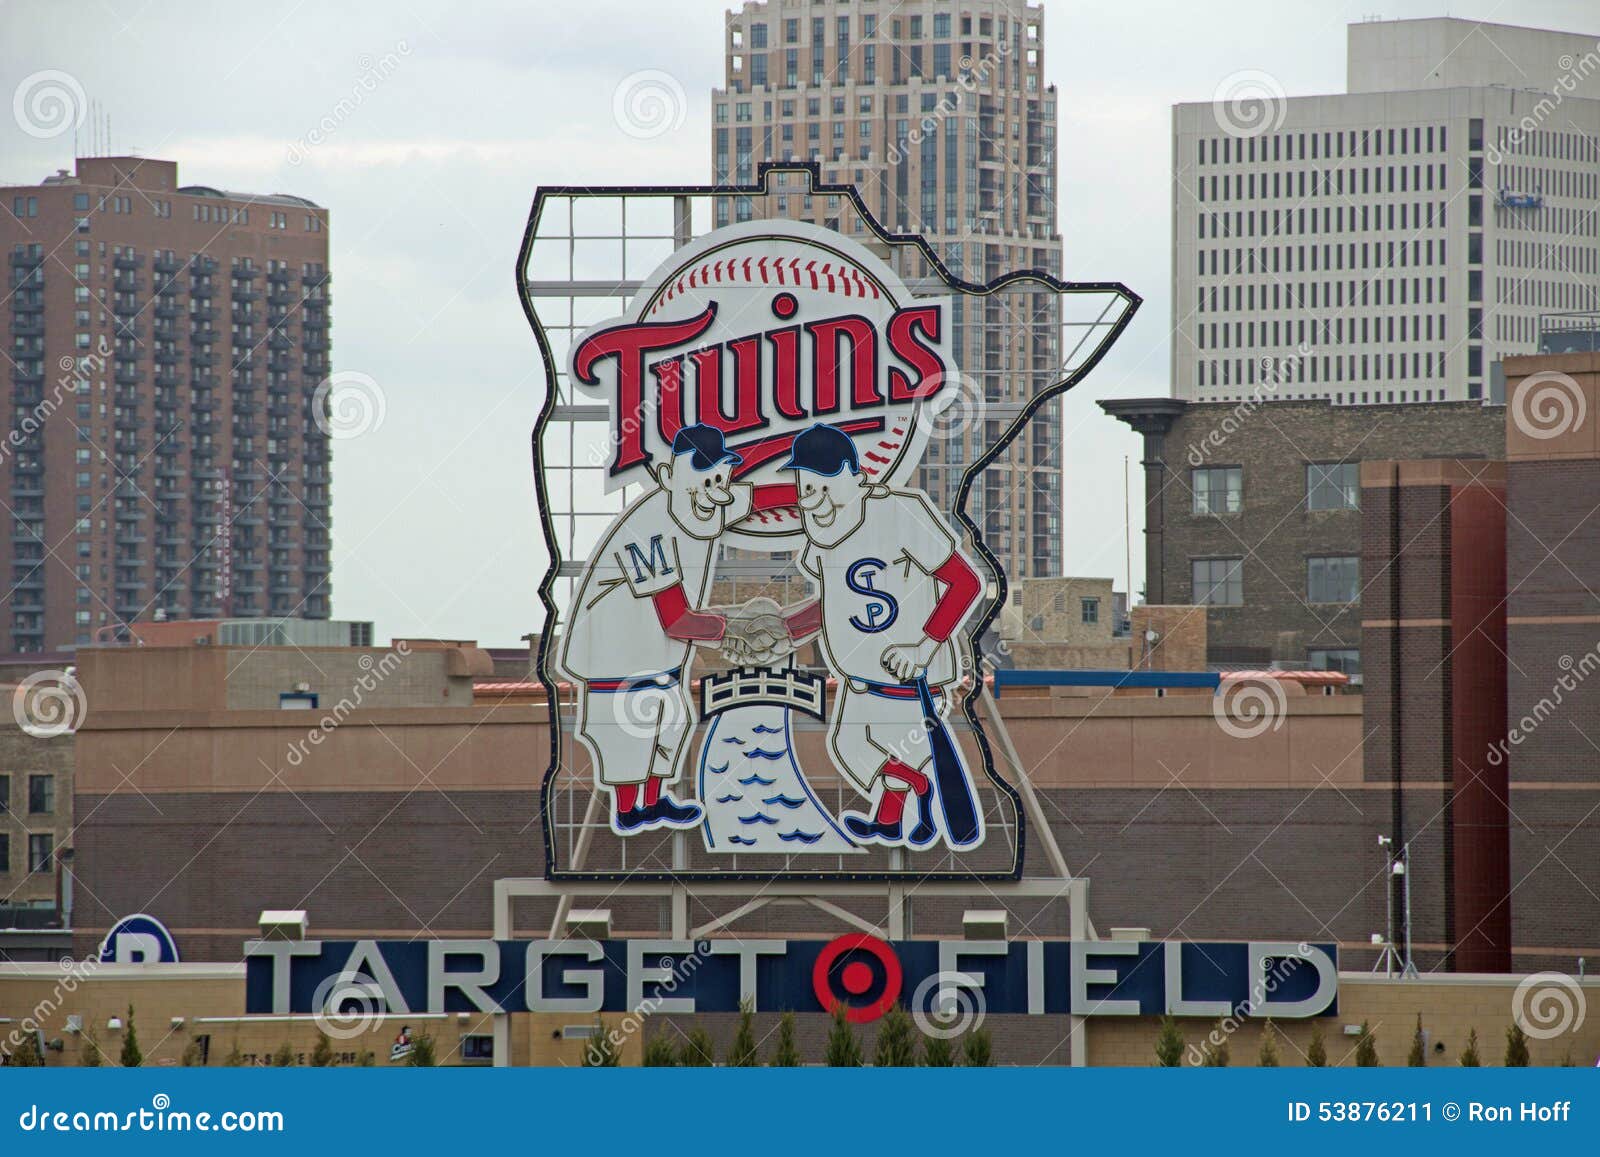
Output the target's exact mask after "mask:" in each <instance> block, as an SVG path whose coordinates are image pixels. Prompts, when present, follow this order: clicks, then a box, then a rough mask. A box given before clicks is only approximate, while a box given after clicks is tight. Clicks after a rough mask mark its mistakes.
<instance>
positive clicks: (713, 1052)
mask: <svg viewBox="0 0 1600 1157" xmlns="http://www.w3.org/2000/svg"><path fill="white" fill-rule="evenodd" d="M678 1063H679V1064H680V1065H682V1066H683V1067H684V1068H686V1069H709V1068H712V1067H713V1066H714V1065H716V1063H717V1046H716V1044H715V1043H714V1042H713V1041H712V1039H711V1034H710V1033H708V1032H707V1031H706V1030H705V1029H704V1028H696V1029H694V1031H692V1032H691V1033H690V1034H689V1035H688V1036H686V1037H684V1038H683V1047H682V1049H681V1051H680V1052H679V1053H678Z"/></svg>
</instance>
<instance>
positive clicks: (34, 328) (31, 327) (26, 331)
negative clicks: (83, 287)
mask: <svg viewBox="0 0 1600 1157" xmlns="http://www.w3.org/2000/svg"><path fill="white" fill-rule="evenodd" d="M11 333H12V336H14V337H38V336H40V335H42V334H43V333H44V319H43V318H41V317H38V316H36V315H32V314H30V315H28V316H27V317H14V318H12V319H11ZM273 336H274V337H276V336H277V335H276V334H274V335H273Z"/></svg>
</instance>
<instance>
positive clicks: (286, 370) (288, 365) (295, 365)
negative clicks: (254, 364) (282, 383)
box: [267, 353, 300, 374]
mask: <svg viewBox="0 0 1600 1157" xmlns="http://www.w3.org/2000/svg"><path fill="white" fill-rule="evenodd" d="M267 372H269V373H274V374H294V373H299V372H300V364H299V362H297V361H295V359H294V358H293V357H291V356H290V355H288V354H281V353H274V354H268V355H267Z"/></svg>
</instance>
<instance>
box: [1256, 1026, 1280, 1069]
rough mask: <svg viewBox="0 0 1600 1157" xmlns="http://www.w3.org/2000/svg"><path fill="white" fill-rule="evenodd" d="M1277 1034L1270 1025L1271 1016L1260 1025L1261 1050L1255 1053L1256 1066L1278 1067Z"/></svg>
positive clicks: (1263, 1067)
mask: <svg viewBox="0 0 1600 1157" xmlns="http://www.w3.org/2000/svg"><path fill="white" fill-rule="evenodd" d="M1278 1064H1279V1062H1278V1034H1277V1032H1276V1031H1275V1030H1274V1029H1273V1027H1272V1018H1271V1017H1270V1016H1269V1017H1268V1018H1267V1023H1266V1024H1264V1025H1262V1026H1261V1051H1260V1052H1258V1053H1256V1067H1257V1068H1262V1069H1275V1068H1277V1067H1278Z"/></svg>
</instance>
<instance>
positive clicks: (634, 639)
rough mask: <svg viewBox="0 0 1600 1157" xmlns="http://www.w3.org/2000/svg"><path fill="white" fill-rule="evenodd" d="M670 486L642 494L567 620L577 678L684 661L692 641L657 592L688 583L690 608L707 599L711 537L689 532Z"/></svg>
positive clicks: (565, 655) (598, 557)
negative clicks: (663, 612) (662, 607)
mask: <svg viewBox="0 0 1600 1157" xmlns="http://www.w3.org/2000/svg"><path fill="white" fill-rule="evenodd" d="M667 502H668V498H667V492H666V491H665V490H657V491H655V492H653V493H651V494H649V495H647V496H645V497H644V498H642V499H640V500H639V502H637V503H636V504H635V505H634V506H633V507H632V508H631V509H629V510H628V511H627V512H626V513H625V514H623V515H622V517H620V518H619V519H617V521H616V522H615V523H614V524H613V525H612V528H611V532H610V533H609V534H607V535H606V537H605V539H604V540H603V541H602V542H601V543H600V545H599V546H598V547H596V548H595V552H594V555H593V556H592V557H591V558H590V560H589V569H588V570H587V571H586V572H585V574H584V576H583V582H582V583H580V584H579V586H578V594H577V597H576V598H575V599H574V600H573V604H572V608H571V611H570V612H569V617H568V621H567V626H566V633H567V637H566V642H565V643H564V645H563V647H562V652H561V666H562V667H563V668H564V669H565V670H566V673H567V674H568V675H569V676H571V677H572V678H574V679H582V680H588V679H616V678H622V677H626V676H629V675H648V674H654V673H656V672H659V671H670V670H672V669H673V668H675V667H681V666H683V665H684V663H686V662H687V661H688V659H689V647H690V645H689V644H688V643H687V642H684V641H683V640H681V639H674V638H671V637H669V636H668V635H667V633H666V631H664V630H663V629H662V627H661V621H660V619H658V618H657V617H656V608H655V604H654V603H653V602H652V597H653V596H655V595H657V594H660V593H661V592H662V591H664V590H668V589H670V588H671V587H673V586H674V585H676V584H677V583H682V584H683V593H684V597H685V598H686V599H687V600H688V603H689V607H690V609H698V608H700V607H702V606H704V605H705V599H706V594H707V591H708V589H709V587H710V585H711V570H712V568H711V555H712V551H713V550H714V549H715V547H716V543H715V541H714V540H712V539H705V538H695V537H694V536H693V535H690V534H687V533H685V532H684V530H683V528H682V527H680V526H679V525H678V524H677V523H676V522H674V521H673V519H672V515H671V514H669V513H668V510H667Z"/></svg>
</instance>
